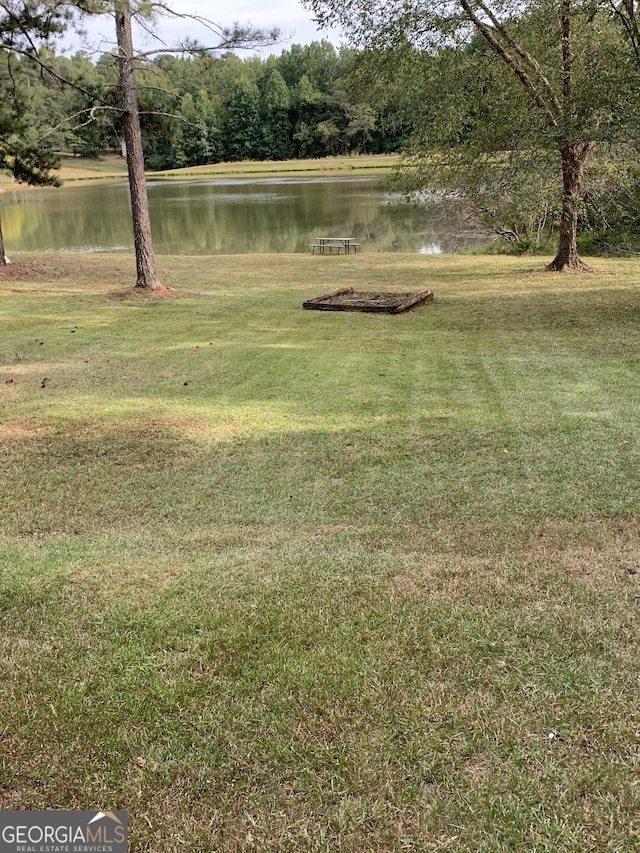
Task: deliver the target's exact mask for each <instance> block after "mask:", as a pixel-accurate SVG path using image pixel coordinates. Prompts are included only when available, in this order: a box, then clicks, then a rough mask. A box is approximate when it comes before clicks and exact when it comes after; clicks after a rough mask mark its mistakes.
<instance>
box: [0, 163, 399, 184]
mask: <svg viewBox="0 0 640 853" xmlns="http://www.w3.org/2000/svg"><path fill="white" fill-rule="evenodd" d="M397 159H398V158H397V157H396V156H395V155H384V154H376V155H370V156H369V155H366V156H360V157H323V158H320V159H315V160H281V161H273V162H272V161H249V160H248V161H243V162H238V163H213V164H211V165H208V166H190V167H187V168H185V169H171V170H168V171H164V172H148V177H149V178H150V179H154V180H158V179H160V178H161V179H167V180H169V179H179V180H184V179H185V178H189V179H192V180H198V179H200V180H206V179H207V178H225V177H226V178H241V177H252V178H259V177H270V176H271V177H278V176H280V175H282V176H285V175H309V176H311V175H327V174H342V173H344V174H349V175H351V174H353V173H354V172H362V173H364V174H368V175H371V174H385V173H386V172H388V171H389V170H390V169H391V167H392V166H393V164H394V163H395V162H396V161H397ZM58 174H59V175H60V178H61V179H62V181H63V182H64V184H70V183H72V184H77V183H86V182H88V181H92V182H93V181H104V180H110V179H111V180H113V179H114V178H116V179H120V180H122V179H123V178H124V179H126V177H127V164H126V161H125V160H123V158H122V157H120V156H119V155H117V154H109V155H108V156H105V157H101V158H99V159H97V160H93V159H89V158H87V157H68V156H63V158H62V162H61V166H60V169H59V170H58ZM16 186H18V185H17V184H15V183H14V182H13V181H12V180H11V177H10V176H9V175H6V174H0V192H2V190H6V189H10V188H15V187H16ZM19 186H21V187H22V188H24V185H19Z"/></svg>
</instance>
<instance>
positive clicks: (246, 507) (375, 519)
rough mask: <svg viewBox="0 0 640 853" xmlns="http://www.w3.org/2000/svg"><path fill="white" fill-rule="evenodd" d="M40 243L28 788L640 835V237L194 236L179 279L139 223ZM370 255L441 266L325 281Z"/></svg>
mask: <svg viewBox="0 0 640 853" xmlns="http://www.w3.org/2000/svg"><path fill="white" fill-rule="evenodd" d="M22 260H24V261H25V262H26V263H29V264H32V266H31V267H30V268H28V269H26V270H24V274H22V273H18V274H17V275H15V276H14V277H13V278H12V279H6V280H4V281H0V312H1V322H2V328H3V336H2V340H1V342H0V464H1V466H2V470H1V476H2V489H1V490H0V503H1V509H2V513H1V522H0V525H1V526H0V573H1V575H0V576H1V584H0V620H1V622H0V644H1V646H2V654H0V731H1V732H2V745H1V748H2V761H1V762H0V803H1V807H2V808H5V809H8V808H33V809H35V808H77V807H85V808H97V807H101V808H110V809H111V808H123V809H127V810H128V811H129V817H130V825H131V838H132V850H133V851H153V852H154V853H158V851H161V853H165V851H203V853H204V851H225V853H226V851H247V850H256V851H266V850H274V851H278V852H279V853H283V851H335V850H340V851H353V853H356V851H357V853H362V851H385V853H386V852H387V851H408V850H409V851H421V853H422V851H429V850H434V851H435V850H452V851H453V850H455V851H474V853H475V852H476V851H512V850H513V851H516V850H523V851H524V850H536V851H559V850H562V851H598V852H599V851H605V850H607V851H630V850H635V849H639V847H640V843H639V842H638V832H639V831H640V825H639V820H638V806H639V802H638V800H639V791H640V789H639V788H638V770H639V764H640V735H639V732H640V712H639V703H638V700H639V698H640V696H639V694H640V661H639V659H638V654H637V637H638V598H639V595H638V583H639V582H640V581H639V580H638V579H639V578H640V573H639V571H640V566H639V563H640V559H639V557H638V544H639V538H640V525H639V523H638V513H639V511H640V492H639V489H638V459H639V455H640V444H639V443H638V434H639V429H638V427H639V422H640V390H639V388H640V385H639V383H638V365H639V361H640V345H639V342H638V324H639V321H640V298H639V294H638V288H637V281H638V274H639V272H640V265H639V264H638V263H637V262H634V261H616V262H606V263H605V262H602V263H598V268H597V271H596V273H595V274H593V275H588V274H585V275H572V276H550V275H548V274H544V273H542V272H540V271H539V267H538V266H536V267H535V268H533V266H532V262H531V261H530V260H527V259H515V258H505V257H473V258H465V257H458V256H456V257H454V256H452V257H447V256H439V257H435V256H434V257H425V256H417V255H366V254H363V255H357V256H347V257H318V256H316V257H312V256H310V255H289V256H285V255H280V256H277V255H266V256H265V255H263V256H256V255H253V256H244V257H242V256H228V257H215V258H169V257H165V258H161V259H160V267H161V273H162V277H163V280H164V282H165V284H167V285H171V286H174V287H176V288H178V289H179V290H181V291H182V293H183V298H179V299H174V300H166V301H161V302H151V301H144V300H135V301H127V300H125V299H118V298H112V297H111V296H110V294H111V293H112V292H113V291H115V290H118V289H120V288H122V287H124V286H125V285H126V284H130V283H131V282H132V280H133V278H134V265H133V260H132V259H131V258H129V257H126V256H114V255H109V256H90V255H89V256H74V257H71V256H48V257H44V256H41V257H37V258H32V257H25V258H23V259H22ZM536 263H538V262H536ZM541 263H542V262H540V265H541ZM338 284H340V285H347V284H353V285H355V286H357V287H358V288H359V289H368V290H372V289H398V290H400V291H402V290H413V289H418V288H419V287H424V286H429V287H431V288H432V289H433V290H434V292H435V295H436V300H435V302H434V303H433V304H432V305H430V306H426V307H423V308H419V309H417V310H414V311H412V312H409V313H407V314H403V315H399V316H397V317H391V316H379V315H372V314H341V313H338V314H334V313H324V312H313V311H309V312H305V311H303V310H302V309H301V307H300V305H301V302H302V300H303V299H304V298H306V297H308V296H312V295H318V294H320V293H322V292H324V291H326V290H329V289H332V288H333V287H335V286H338Z"/></svg>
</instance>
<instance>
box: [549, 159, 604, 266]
mask: <svg viewBox="0 0 640 853" xmlns="http://www.w3.org/2000/svg"><path fill="white" fill-rule="evenodd" d="M592 149H593V143H572V144H570V145H565V146H564V148H562V150H561V151H560V157H561V160H562V215H561V217H560V237H559V240H558V251H557V252H556V256H555V258H554V259H553V260H552V261H551V263H550V264H549V266H548V267H547V269H548V270H552V271H554V272H563V271H565V270H580V269H582V270H584V269H588V267H587V265H586V264H585V263H583V262H582V261H581V260H580V258H579V257H578V244H577V239H578V210H579V206H580V194H581V191H582V181H583V178H584V168H585V165H586V162H587V159H588V157H589V154H590V153H591V151H592Z"/></svg>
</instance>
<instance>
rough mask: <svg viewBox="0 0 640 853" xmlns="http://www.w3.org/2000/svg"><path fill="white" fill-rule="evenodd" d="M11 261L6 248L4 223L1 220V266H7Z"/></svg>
mask: <svg viewBox="0 0 640 853" xmlns="http://www.w3.org/2000/svg"><path fill="white" fill-rule="evenodd" d="M8 263H9V258H8V257H7V253H6V252H5V248H4V237H3V236H2V223H1V222H0V267H6V265H7V264H8Z"/></svg>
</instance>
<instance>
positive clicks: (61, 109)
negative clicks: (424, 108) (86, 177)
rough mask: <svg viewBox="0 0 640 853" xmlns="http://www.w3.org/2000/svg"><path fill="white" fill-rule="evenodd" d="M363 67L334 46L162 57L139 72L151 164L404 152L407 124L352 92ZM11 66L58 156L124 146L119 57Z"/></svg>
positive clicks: (15, 60) (316, 44)
mask: <svg viewBox="0 0 640 853" xmlns="http://www.w3.org/2000/svg"><path fill="white" fill-rule="evenodd" d="M357 60H358V54H357V52H355V51H353V50H350V49H340V50H336V49H335V48H334V47H333V45H332V44H330V43H329V42H327V41H321V42H314V43H312V44H309V45H305V46H301V45H293V46H292V47H291V48H289V49H285V50H283V51H282V53H281V54H280V55H279V56H269V57H268V58H266V59H263V58H260V57H259V56H252V57H250V58H244V59H243V58H240V57H238V56H237V55H236V54H234V53H230V52H229V53H225V54H223V55H221V56H180V55H178V56H174V55H163V56H159V57H157V58H156V59H154V61H153V62H149V63H147V64H145V65H142V66H141V67H140V68H139V70H138V96H139V101H140V111H141V123H142V136H143V147H144V152H145V165H146V167H147V168H148V169H151V170H159V169H173V168H179V167H181V166H198V165H204V164H208V163H218V162H228V161H237V160H247V159H251V160H285V159H289V158H309V157H325V156H328V155H337V154H356V153H357V154H361V153H381V152H391V151H397V150H398V149H399V147H400V145H401V143H402V139H403V135H404V134H405V126H404V123H403V120H402V117H401V116H400V115H398V114H396V112H395V111H394V109H393V108H392V107H391V108H389V105H388V104H378V106H377V107H374V106H373V105H372V101H371V100H370V99H367V98H365V97H363V96H358V94H357V93H354V90H353V88H351V87H350V86H349V85H348V80H349V77H350V75H351V73H352V71H353V69H354V66H355V64H356V63H357ZM12 65H13V67H14V70H15V74H18V75H19V76H20V78H21V86H24V85H26V87H27V88H28V90H29V100H30V105H31V108H32V110H33V112H34V115H40V116H42V117H46V122H47V124H48V126H49V127H55V130H54V131H53V132H49V134H48V139H49V140H50V143H51V146H52V147H53V148H54V149H60V150H61V151H68V152H71V153H75V154H78V155H83V156H88V157H96V156H99V155H101V154H103V153H104V152H106V151H107V150H109V149H112V148H114V147H117V146H119V145H120V139H121V127H120V119H121V114H120V113H119V111H118V109H117V107H118V97H119V93H118V71H117V67H116V63H115V61H114V57H113V56H111V55H110V54H103V55H101V56H100V57H99V59H98V60H97V61H96V62H95V63H94V62H93V61H92V60H91V59H90V57H89V56H88V54H87V53H85V52H82V51H81V52H78V53H76V54H75V55H74V56H72V57H64V56H56V55H54V54H53V53H50V52H48V53H47V55H46V62H45V65H46V68H47V69H49V70H45V69H43V68H42V67H38V66H37V65H34V64H33V62H31V61H27V60H21V59H20V58H19V57H18V58H15V57H14V58H13V59H12ZM52 72H53V73H52ZM62 80H65V81H69V82H71V83H73V84H74V87H75V88H72V87H70V86H68V85H65V84H64V83H62V82H61V81H62Z"/></svg>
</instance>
